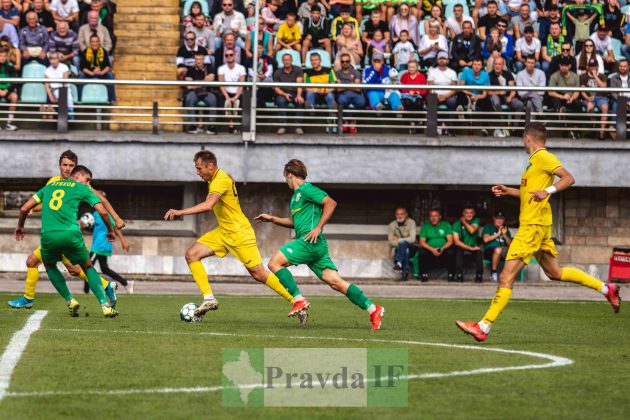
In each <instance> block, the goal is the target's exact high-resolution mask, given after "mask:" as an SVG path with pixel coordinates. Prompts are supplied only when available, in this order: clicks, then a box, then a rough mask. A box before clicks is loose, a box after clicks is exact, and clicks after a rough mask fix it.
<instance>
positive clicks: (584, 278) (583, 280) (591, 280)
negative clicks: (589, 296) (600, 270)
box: [560, 267, 605, 292]
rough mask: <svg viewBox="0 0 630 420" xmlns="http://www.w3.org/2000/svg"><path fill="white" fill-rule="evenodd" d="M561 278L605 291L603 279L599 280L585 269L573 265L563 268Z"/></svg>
mask: <svg viewBox="0 0 630 420" xmlns="http://www.w3.org/2000/svg"><path fill="white" fill-rule="evenodd" d="M560 280H562V281H569V282H571V283H577V284H581V285H582V286H586V287H590V288H591V289H595V290H597V291H598V292H603V290H602V289H603V288H604V285H605V283H604V282H603V281H601V280H597V279H596V278H595V277H593V276H591V275H588V274H586V273H585V272H584V271H582V270H580V269H578V268H572V267H570V268H563V269H562V276H561V277H560Z"/></svg>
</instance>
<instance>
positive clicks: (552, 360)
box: [6, 328, 573, 397]
mask: <svg viewBox="0 0 630 420" xmlns="http://www.w3.org/2000/svg"><path fill="white" fill-rule="evenodd" d="M42 331H61V332H89V333H99V334H101V333H110V334H111V333H123V334H140V335H143V334H146V335H197V336H198V335H210V336H220V337H258V338H292V339H298V340H328V341H358V342H374V343H387V344H408V345H414V346H433V347H445V348H454V349H461V350H476V351H490V352H495V353H504V354H516V355H520V356H527V357H534V358H538V359H545V360H547V361H548V362H547V363H542V364H529V365H519V366H503V367H493V368H480V369H472V370H463V371H452V372H431V373H420V374H413V375H408V376H407V377H406V378H404V379H408V380H414V379H435V378H447V377H456V376H470V375H480V374H484V373H498V372H507V371H518V370H532V369H548V368H553V367H560V366H567V365H570V364H572V363H573V360H571V359H568V358H566V357H561V356H555V355H553V354H546V353H538V352H532V351H526V350H508V349H501V348H496V347H483V346H471V345H466V344H448V343H433V342H424V341H412V340H385V339H365V338H345V337H312V336H282V335H272V334H237V333H222V332H212V331H199V332H182V331H179V332H167V331H125V330H88V329H60V328H48V329H44V330H42ZM258 386H260V384H251V385H243V386H241V387H239V388H243V387H245V388H256V387H258ZM222 389H224V387H223V386H211V387H193V388H190V387H188V388H145V389H119V390H110V391H106V390H81V391H80V392H79V391H42V392H9V393H7V394H6V396H7V397H48V396H64V395H77V394H89V395H103V394H105V395H132V394H191V393H208V392H217V391H220V390H222Z"/></svg>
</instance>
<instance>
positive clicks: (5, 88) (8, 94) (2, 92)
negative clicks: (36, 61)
mask: <svg viewBox="0 0 630 420" xmlns="http://www.w3.org/2000/svg"><path fill="white" fill-rule="evenodd" d="M9 77H19V76H18V72H17V70H16V69H15V67H13V64H11V62H10V61H9V49H8V48H6V47H0V80H2V79H6V78H9ZM17 92H18V91H17V87H16V86H15V85H13V84H12V83H0V100H5V101H7V102H8V103H9V104H10V105H9V115H8V116H7V120H6V122H5V123H4V124H2V125H1V126H0V128H2V129H3V130H8V131H15V130H17V129H18V128H17V126H16V125H15V124H13V118H14V115H13V114H14V113H15V104H16V103H17V101H18V93H17Z"/></svg>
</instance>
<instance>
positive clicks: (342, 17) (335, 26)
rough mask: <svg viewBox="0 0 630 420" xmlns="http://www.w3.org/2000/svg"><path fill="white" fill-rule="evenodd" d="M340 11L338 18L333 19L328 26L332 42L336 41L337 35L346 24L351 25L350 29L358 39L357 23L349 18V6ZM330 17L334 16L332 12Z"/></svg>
mask: <svg viewBox="0 0 630 420" xmlns="http://www.w3.org/2000/svg"><path fill="white" fill-rule="evenodd" d="M340 10H341V11H340V12H339V16H337V17H336V18H334V19H333V21H332V23H331V25H330V30H331V37H332V40H333V41H336V40H337V35H339V34H340V33H341V28H342V27H343V25H344V24H346V23H349V24H350V25H352V28H353V29H354V31H355V32H356V33H357V37H359V36H360V35H359V22H358V21H357V20H356V19H355V18H353V17H352V16H350V6H342V7H341V8H340ZM331 15H332V16H336V15H335V14H334V13H332V12H331Z"/></svg>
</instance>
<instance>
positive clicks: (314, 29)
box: [302, 3, 332, 62]
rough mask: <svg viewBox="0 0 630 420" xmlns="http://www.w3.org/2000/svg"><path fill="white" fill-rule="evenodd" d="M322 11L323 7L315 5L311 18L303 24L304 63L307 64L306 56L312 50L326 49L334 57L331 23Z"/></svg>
mask: <svg viewBox="0 0 630 420" xmlns="http://www.w3.org/2000/svg"><path fill="white" fill-rule="evenodd" d="M305 4H308V3H305ZM322 9H324V7H323V6H321V5H319V4H314V5H313V6H312V7H311V14H310V16H309V18H308V19H305V20H304V21H303V22H302V27H303V28H304V30H303V32H302V62H306V54H307V53H308V50H310V49H311V48H321V49H324V50H326V52H327V53H328V55H330V56H331V57H332V44H331V42H330V21H329V20H328V19H326V17H325V16H324V15H323V14H322Z"/></svg>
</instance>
